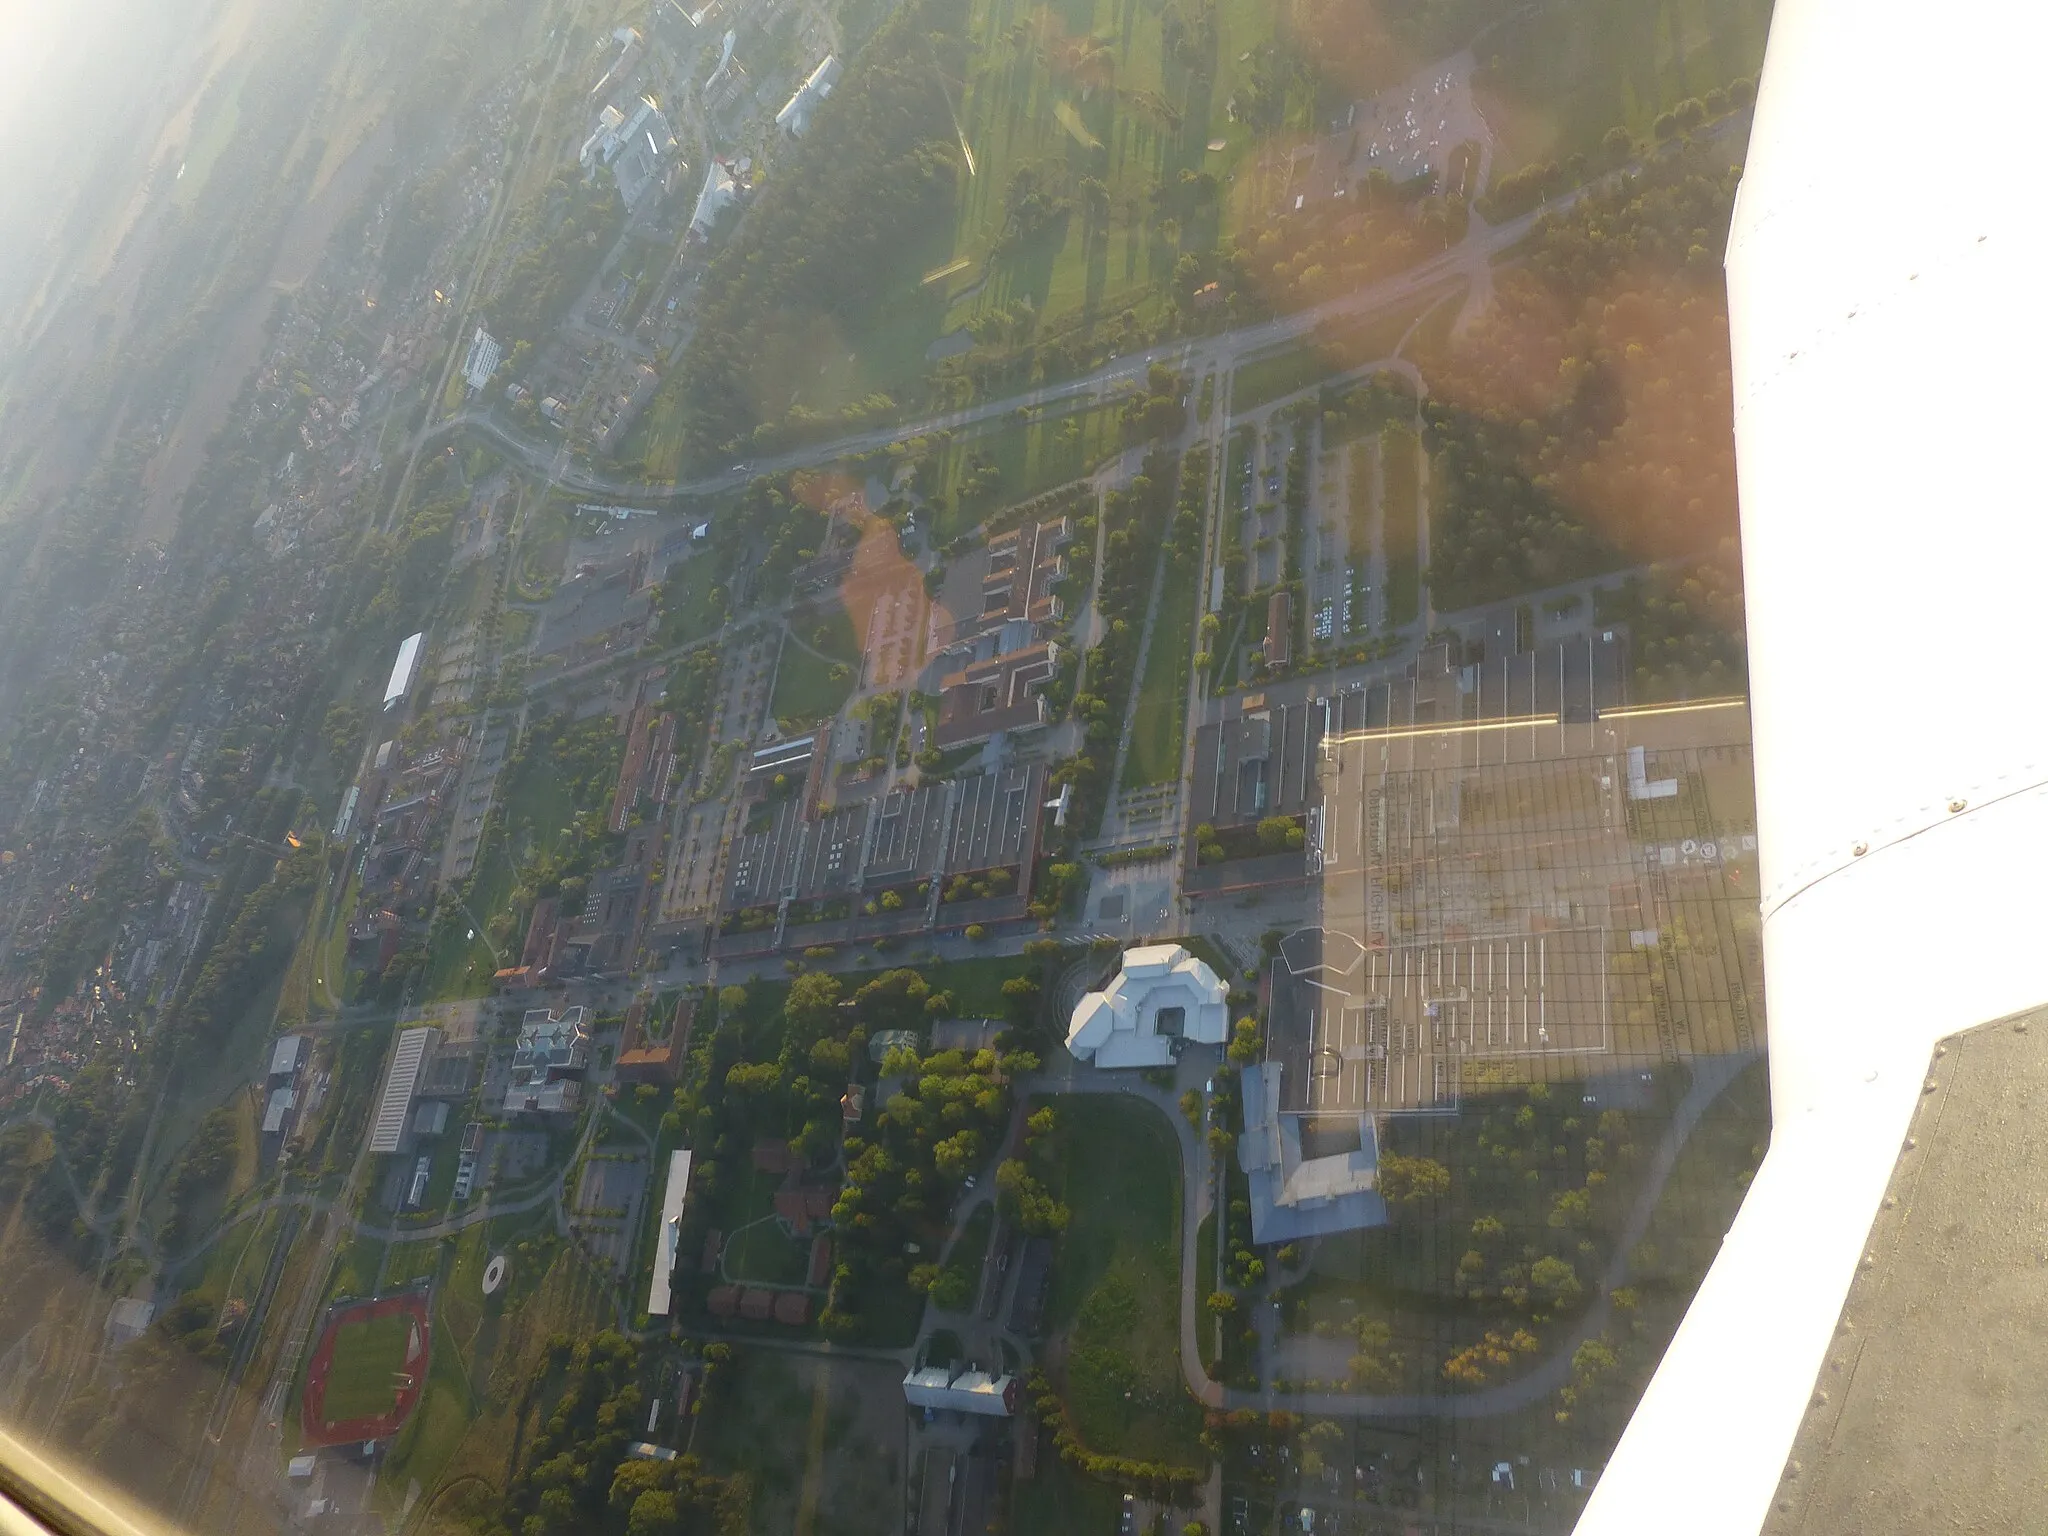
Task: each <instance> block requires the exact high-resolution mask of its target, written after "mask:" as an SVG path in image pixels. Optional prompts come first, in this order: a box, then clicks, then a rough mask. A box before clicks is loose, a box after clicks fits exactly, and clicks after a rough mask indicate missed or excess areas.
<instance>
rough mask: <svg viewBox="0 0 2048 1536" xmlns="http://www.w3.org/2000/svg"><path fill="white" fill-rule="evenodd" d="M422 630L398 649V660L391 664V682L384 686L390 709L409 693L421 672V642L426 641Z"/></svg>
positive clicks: (407, 639) (407, 638) (385, 703)
mask: <svg viewBox="0 0 2048 1536" xmlns="http://www.w3.org/2000/svg"><path fill="white" fill-rule="evenodd" d="M426 638H427V636H426V632H425V631H424V630H422V631H421V632H420V633H418V634H416V635H407V636H406V637H405V640H404V643H402V644H401V645H400V646H399V647H398V659H397V660H396V661H394V662H392V663H391V680H390V681H389V682H387V683H386V684H385V685H384V707H385V708H386V709H389V708H390V707H391V706H392V705H394V704H396V703H397V702H398V701H399V700H400V699H403V698H404V697H405V696H406V695H407V694H408V693H411V692H412V685H413V681H414V679H415V678H417V677H418V676H419V671H420V642H421V641H422V640H424V639H426Z"/></svg>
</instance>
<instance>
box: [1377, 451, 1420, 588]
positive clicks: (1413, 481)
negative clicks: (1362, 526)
mask: <svg viewBox="0 0 2048 1536" xmlns="http://www.w3.org/2000/svg"><path fill="white" fill-rule="evenodd" d="M1380 470H1381V474H1382V476H1383V477H1384V480H1385V484H1386V499H1385V500H1384V501H1383V502H1382V503H1381V507H1382V515H1381V524H1380V537H1381V541H1382V543H1383V545H1384V547H1385V549H1386V554H1387V624H1388V626H1389V627H1391V628H1394V629H1399V628H1400V627H1401V626H1402V625H1403V624H1412V623H1414V622H1415V618H1416V615H1417V614H1418V613H1419V612H1420V611H1421V599H1422V577H1421V573H1420V571H1419V570H1418V568H1417V565H1416V562H1417V560H1418V559H1420V552H1419V548H1418V544H1417V516H1418V514H1417V511H1416V506H1417V496H1418V494H1419V492H1420V490H1421V484H1420V477H1421V472H1422V447H1421V444H1420V443H1419V442H1417V440H1416V437H1415V433H1414V431H1413V429H1411V428H1409V427H1406V426H1403V425H1401V424H1399V423H1398V422H1397V423H1393V424H1390V425H1388V426H1387V427H1385V428H1384V429H1382V431H1381V432H1380Z"/></svg>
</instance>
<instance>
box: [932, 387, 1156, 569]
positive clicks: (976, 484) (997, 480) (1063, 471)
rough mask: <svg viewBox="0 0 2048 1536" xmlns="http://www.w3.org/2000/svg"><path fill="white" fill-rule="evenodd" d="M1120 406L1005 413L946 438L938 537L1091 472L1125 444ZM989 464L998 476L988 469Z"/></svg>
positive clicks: (948, 537) (958, 531)
mask: <svg viewBox="0 0 2048 1536" xmlns="http://www.w3.org/2000/svg"><path fill="white" fill-rule="evenodd" d="M1117 412H1118V407H1116V406H1113V405H1104V406H1091V407H1088V408H1086V409H1083V410H1078V411H1068V412H1066V413H1064V414H1061V415H1053V416H1043V417H1038V418H1035V419H1033V420H1029V421H1019V420H1016V419H1015V418H1006V419H1005V420H1004V421H1003V423H1002V425H1001V426H999V427H996V428H995V429H993V430H991V431H988V432H984V433H982V434H981V435H979V436H977V437H968V438H959V439H955V440H954V441H953V442H951V443H949V444H947V445H946V447H945V449H944V450H943V458H942V460H941V466H942V467H941V469H940V473H939V485H940V487H941V489H942V490H943V492H944V494H945V497H946V506H945V510H944V511H943V512H942V513H941V514H940V515H939V516H938V518H937V519H936V520H935V523H934V526H933V530H932V536H933V538H934V539H936V540H937V541H938V542H939V543H942V544H943V543H946V542H948V541H950V540H951V539H953V538H954V537H956V536H957V535H959V534H961V533H964V532H966V531H967V530H968V529H969V528H971V527H973V526H974V525H975V524H976V523H979V522H980V521H981V520H982V519H983V518H985V517H987V516H988V515H989V514H990V513H992V512H994V511H995V510H996V509H997V508H999V507H1004V506H1013V505H1015V504H1016V503H1017V502H1020V501H1029V500H1030V499H1031V498H1032V497H1033V496H1036V495H1038V494H1039V493H1040V492H1043V491H1049V490H1051V489H1053V488H1054V487H1055V486H1060V485H1065V484H1067V483H1068V482H1069V481H1072V480H1078V479H1080V478H1082V477H1083V476H1084V475H1087V474H1089V473H1090V472H1091V471H1093V470H1094V469H1095V467H1096V466H1097V465H1099V464H1100V463H1102V461H1103V460H1104V459H1107V458H1109V457H1110V456H1111V455H1113V454H1115V453H1116V452H1117V451H1118V450H1119V448H1120V447H1121V446H1122V439H1121V437H1120V436H1119V432H1120V428H1119V424H1118V418H1117ZM990 467H992V468H993V469H994V471H995V473H994V475H993V476H989V475H987V474H986V473H985V471H986V470H987V469H988V468H990Z"/></svg>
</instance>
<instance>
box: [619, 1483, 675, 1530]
mask: <svg viewBox="0 0 2048 1536" xmlns="http://www.w3.org/2000/svg"><path fill="white" fill-rule="evenodd" d="M677 1518H678V1512H677V1509H676V1496H675V1495H674V1494H673V1493H669V1492H666V1491H664V1490H662V1489H658V1488H650V1489H648V1490H647V1492H645V1493H643V1494H641V1495H640V1497H639V1498H637V1499H635V1500H634V1501H633V1512H632V1514H631V1515H630V1516H628V1517H627V1520H626V1536H665V1533H666V1532H668V1531H671V1530H673V1529H674V1528H675V1525H676V1521H677Z"/></svg>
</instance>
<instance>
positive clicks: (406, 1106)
mask: <svg viewBox="0 0 2048 1536" xmlns="http://www.w3.org/2000/svg"><path fill="white" fill-rule="evenodd" d="M440 1033H441V1032H440V1031H439V1030H437V1029H429V1028H427V1027H426V1026H424V1025H422V1026H419V1027H418V1028H414V1029H403V1030H400V1031H399V1032H398V1044H397V1045H396V1046H394V1047H393V1048H392V1051H391V1070H390V1071H388V1072H387V1073H385V1074H384V1092H383V1093H382V1094H381V1095H380V1096H379V1097H378V1100H377V1115H376V1118H375V1119H374V1120H373V1121H371V1123H370V1150H371V1151H372V1152H396V1151H397V1150H398V1149H399V1145H400V1143H401V1142H403V1141H404V1139H405V1132H406V1119H407V1117H408V1116H409V1115H410V1114H411V1113H412V1100H413V1094H414V1093H415V1092H416V1091H417V1089H418V1087H419V1081H420V1071H421V1069H422V1068H423V1067H425V1065H426V1062H427V1055H428V1053H429V1052H430V1051H432V1050H433V1048H434V1042H435V1040H436V1039H438V1038H439V1037H440Z"/></svg>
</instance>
